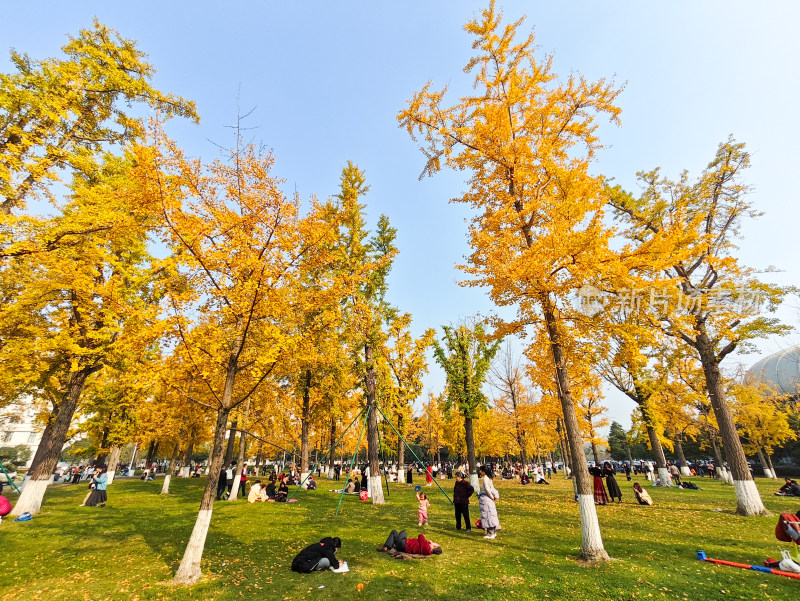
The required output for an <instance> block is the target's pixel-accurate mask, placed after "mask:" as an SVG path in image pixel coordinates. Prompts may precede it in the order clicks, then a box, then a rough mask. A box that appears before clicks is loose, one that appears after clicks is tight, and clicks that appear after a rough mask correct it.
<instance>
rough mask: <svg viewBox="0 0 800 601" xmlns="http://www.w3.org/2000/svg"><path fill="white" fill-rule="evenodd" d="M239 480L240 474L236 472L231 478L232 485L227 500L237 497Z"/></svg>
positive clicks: (240, 478) (233, 499)
mask: <svg viewBox="0 0 800 601" xmlns="http://www.w3.org/2000/svg"><path fill="white" fill-rule="evenodd" d="M241 480H242V474H241V473H237V474H236V476H234V478H233V487H232V488H231V494H230V495H229V496H228V501H235V500H236V499H237V498H238V497H239V482H241Z"/></svg>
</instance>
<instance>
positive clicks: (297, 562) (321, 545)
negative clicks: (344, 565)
mask: <svg viewBox="0 0 800 601" xmlns="http://www.w3.org/2000/svg"><path fill="white" fill-rule="evenodd" d="M341 548H342V539H340V538H339V537H338V536H337V537H336V538H331V537H330V536H326V537H325V538H323V539H322V540H321V541H319V542H318V543H314V544H313V545H309V546H307V547H306V548H305V549H303V550H302V551H300V553H298V554H297V556H296V557H295V558H294V559H293V560H292V570H294V571H295V572H300V573H301V574H310V573H311V572H313V571H315V570H327V569H328V568H333V569H338V568H339V560H338V559H336V557H335V554H336V551H338V550H339V549H341Z"/></svg>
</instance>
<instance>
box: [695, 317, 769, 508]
mask: <svg viewBox="0 0 800 601" xmlns="http://www.w3.org/2000/svg"><path fill="white" fill-rule="evenodd" d="M696 343H697V346H696V348H697V350H698V352H699V355H700V362H701V363H702V365H703V373H704V374H705V376H706V388H707V390H708V396H709V398H710V399H711V408H712V409H713V410H714V415H715V416H716V418H717V424H718V425H719V431H720V434H721V435H722V444H723V445H724V446H725V457H726V458H727V459H728V467H729V468H730V470H731V474H732V475H733V486H734V489H735V491H736V513H738V514H739V515H745V516H752V515H769V512H768V511H767V509H766V507H764V503H763V502H762V501H761V496H760V495H759V493H758V488H756V483H755V482H753V477H752V476H751V475H750V466H749V465H748V463H747V457H746V456H745V454H744V449H743V448H742V441H741V440H739V435H738V433H737V432H736V424H735V423H734V420H733V416H732V415H731V411H730V407H728V401H727V400H726V399H725V389H724V387H723V385H722V375H721V374H720V371H719V362H718V361H717V358H716V356H715V354H714V351H713V347H712V344H711V341H710V340H709V339H708V336H707V335H706V334H705V332H699V333H698V335H697V337H696Z"/></svg>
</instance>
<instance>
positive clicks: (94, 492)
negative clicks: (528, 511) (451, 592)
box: [53, 460, 800, 538]
mask: <svg viewBox="0 0 800 601" xmlns="http://www.w3.org/2000/svg"><path fill="white" fill-rule="evenodd" d="M590 464H591V465H590V468H589V472H590V475H591V477H592V484H593V496H594V501H595V503H596V504H597V505H607V504H610V503H617V504H619V503H622V500H623V492H622V489H621V488H620V485H619V482H618V480H617V478H618V476H620V475H624V476H625V478H626V480H627V481H628V482H631V481H632V480H633V478H634V477H635V476H636V475H643V476H644V478H645V479H646V480H647V481H649V482H651V483H652V485H653V486H662V485H673V486H677V487H680V488H682V489H693V490H702V489H701V488H700V487H699V486H697V484H695V483H694V482H691V481H687V480H685V479H683V478H682V477H681V476H682V474H681V468H679V466H678V463H677V462H675V461H668V462H667V466H666V467H667V470H666V477H667V478H668V479H669V482H666V483H665V482H662V478H663V477H664V476H665V474H664V471H663V470H661V471H660V472H659V471H657V470H656V467H655V464H654V463H653V462H652V461H647V460H645V461H636V462H629V461H622V462H620V461H615V462H612V461H605V462H603V463H602V464H601V465H599V464H598V465H595V464H593V462H590ZM138 467H139V468H143V469H141V472H140V475H139V477H140V478H141V479H142V480H152V479H154V478H155V476H156V474H157V473H159V472H166V471H167V467H168V466H167V464H166V463H164V462H153V463H151V464H144V465H142V464H141V463H140V464H139V466H138ZM315 468H316V472H315V473H316V476H315V473H313V472H312V473H304V474H301V473H300V472H299V471H298V470H297V468H296V466H295V464H294V463H290V464H288V465H287V464H285V463H272V464H262V465H260V466H258V465H256V466H254V465H248V464H247V463H244V465H243V466H242V467H241V468H238V467H237V465H236V462H235V461H234V462H231V463H230V464H228V465H225V466H224V467H223V468H222V470H221V472H220V474H219V479H218V482H217V500H224V499H231V498H242V499H246V500H247V501H248V502H250V503H259V502H279V503H280V502H287V501H290V500H291V501H293V499H291V498H290V497H291V493H290V487H294V486H301V487H302V488H303V489H309V490H315V489H316V488H317V478H318V477H319V476H321V475H322V471H323V468H322V466H321V465H316V466H315ZM684 468H686V469H688V470H689V471H688V472H686V473H691V474H692V475H693V476H699V477H705V476H706V475H708V476H710V477H714V476H715V475H716V468H715V466H714V463H713V462H711V461H697V462H694V463H689V464H684ZM326 472H327V474H328V476H329V477H330V478H332V479H333V480H334V481H342V479H344V480H345V484H344V486H343V487H342V488H340V489H337V490H335V491H332V492H337V493H342V492H344V493H345V494H356V495H362V497H363V498H367V497H368V496H369V493H368V488H369V467H368V465H366V464H362V465H360V466H356V465H353V464H347V463H344V462H337V463H335V464H334V465H333V466H332V467H331V466H329V468H328V469H327V470H326ZM128 473H129V466H128V465H121V466H118V468H117V471H116V476H124V475H126V474H128ZM201 473H205V474H207V473H208V469H207V467H205V469H204V466H203V465H202V464H201V463H194V464H191V465H190V466H189V469H188V470H186V469H185V468H184V470H180V473H179V475H184V476H185V475H189V476H192V477H199V476H200V475H201ZM559 473H561V474H563V476H564V477H565V478H570V477H571V471H570V468H569V465H564V464H562V463H558V462H555V461H551V460H546V461H540V462H534V463H524V464H523V463H522V462H510V461H504V462H489V463H484V464H483V465H482V466H481V471H480V474H479V486H478V487H477V488H478V490H477V491H476V490H475V488H473V485H472V484H471V483H470V481H469V476H468V474H469V468H468V466H467V464H466V463H458V462H453V461H444V462H432V463H430V464H423V463H421V462H419V461H417V462H411V463H408V464H406V465H398V464H397V463H381V476H382V477H383V478H385V480H386V481H387V482H403V481H405V483H406V484H407V485H409V486H413V485H414V482H415V478H419V480H417V481H418V482H420V485H419V486H426V487H432V486H433V485H434V484H436V485H437V486H439V487H442V484H440V483H439V482H440V481H442V480H450V479H454V480H455V485H454V487H453V505H454V509H455V518H456V529H457V530H460V529H461V528H462V523H463V527H464V528H465V529H466V530H467V531H470V530H471V529H472V524H471V522H470V515H469V499H470V497H472V495H473V494H475V495H476V496H477V500H478V507H479V510H480V513H481V520H480V521H479V522H478V524H480V526H481V528H482V529H484V530H485V531H486V537H487V538H494V537H495V536H496V535H497V531H498V530H499V529H500V524H499V520H498V519H497V511H496V502H497V501H498V499H499V493H498V492H497V489H496V487H495V486H494V478H496V477H499V478H500V479H502V480H517V481H519V482H520V483H521V484H522V485H528V484H538V485H548V484H549V481H550V480H552V478H553V477H554V475H556V474H559ZM237 475H238V476H239V482H238V489H237V491H236V497H233V496H232V492H233V490H232V489H233V486H234V484H235V482H236V476H237ZM53 479H54V480H55V481H56V482H63V483H70V484H79V483H87V482H88V483H89V486H90V491H89V493H88V494H87V497H86V499H85V500H84V503H83V504H82V505H86V506H101V507H102V506H104V505H105V502H106V500H107V497H106V495H107V492H106V491H107V485H108V477H107V469H106V468H105V467H102V466H101V467H93V466H90V465H85V466H84V465H79V466H70V467H67V468H63V467H59V468H58V469H57V470H56V472H55V473H54V475H53ZM419 486H418V487H417V488H419ZM775 494H776V495H779V496H797V497H800V484H798V483H797V482H796V481H794V480H790V479H788V478H787V479H786V483H785V484H784V486H782V487H781V489H780V490H779V491H777V492H776V493H775ZM416 497H417V513H418V525H419V526H420V527H424V526H427V524H428V519H429V518H428V512H429V511H430V507H431V505H430V502H429V500H428V498H427V494H426V493H422V492H417V494H416ZM633 497H634V499H635V500H636V502H638V503H639V504H642V505H652V503H653V500H652V498H651V497H650V495H649V494H648V493H647V491H646V490H644V489H643V488H642V486H641V485H640V484H639V483H638V482H637V483H634V484H633ZM576 498H577V497H576Z"/></svg>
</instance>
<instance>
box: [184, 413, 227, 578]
mask: <svg viewBox="0 0 800 601" xmlns="http://www.w3.org/2000/svg"><path fill="white" fill-rule="evenodd" d="M229 412H230V409H220V410H219V411H217V423H216V429H215V431H214V444H213V446H212V449H213V459H212V461H211V465H210V467H209V470H210V471H209V474H208V479H207V480H206V487H205V490H204V491H203V498H202V500H201V501H200V511H199V512H198V514H197V519H196V520H195V523H194V528H193V529H192V534H191V536H190V537H189V542H188V543H187V545H186V550H185V551H184V553H183V558H182V559H181V565H180V567H178V571H177V572H176V573H175V577H174V578H173V579H172V582H173V583H175V584H194V583H195V582H197V581H198V580H199V579H200V577H201V576H202V575H203V574H202V572H201V570H200V561H201V560H202V559H203V550H204V548H205V544H206V536H208V527H209V526H210V525H211V514H212V512H213V510H214V499H216V495H217V483H218V482H219V474H220V472H221V471H222V460H223V459H224V455H223V447H224V445H225V430H226V428H227V425H228V414H229Z"/></svg>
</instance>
